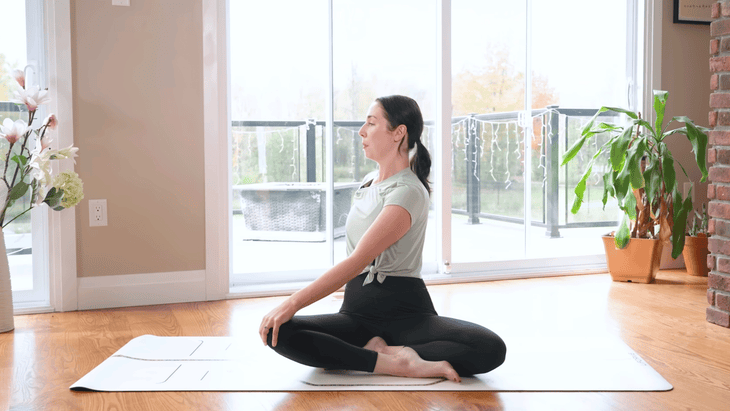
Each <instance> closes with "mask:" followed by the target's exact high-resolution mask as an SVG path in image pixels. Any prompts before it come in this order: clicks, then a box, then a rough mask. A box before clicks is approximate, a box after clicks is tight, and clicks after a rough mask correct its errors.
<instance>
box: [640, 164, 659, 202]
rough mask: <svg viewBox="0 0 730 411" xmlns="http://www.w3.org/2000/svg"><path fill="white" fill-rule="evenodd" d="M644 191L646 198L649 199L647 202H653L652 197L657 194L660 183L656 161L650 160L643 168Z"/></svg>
mask: <svg viewBox="0 0 730 411" xmlns="http://www.w3.org/2000/svg"><path fill="white" fill-rule="evenodd" d="M644 182H645V185H644V192H646V198H647V200H649V204H652V203H653V202H654V198H656V196H658V195H659V190H660V189H661V185H662V176H661V174H660V170H659V167H657V162H651V163H649V164H648V165H647V166H646V169H645V170H644Z"/></svg>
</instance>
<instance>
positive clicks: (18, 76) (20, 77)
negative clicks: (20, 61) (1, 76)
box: [13, 69, 25, 88]
mask: <svg viewBox="0 0 730 411" xmlns="http://www.w3.org/2000/svg"><path fill="white" fill-rule="evenodd" d="M13 78H14V79H15V81H17V82H18V84H20V87H22V88H25V72H24V71H23V70H21V69H15V70H13Z"/></svg>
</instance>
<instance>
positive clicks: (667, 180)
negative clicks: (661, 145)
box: [662, 151, 677, 193]
mask: <svg viewBox="0 0 730 411" xmlns="http://www.w3.org/2000/svg"><path fill="white" fill-rule="evenodd" d="M662 171H663V174H664V185H665V186H666V187H665V188H666V192H668V193H671V192H672V191H673V190H674V186H675V185H676V180H677V174H676V173H675V171H674V158H672V155H671V154H669V151H667V152H666V153H664V156H663V157H662Z"/></svg>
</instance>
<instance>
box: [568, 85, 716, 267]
mask: <svg viewBox="0 0 730 411" xmlns="http://www.w3.org/2000/svg"><path fill="white" fill-rule="evenodd" d="M667 97H668V93H667V92H666V91H656V90H655V91H654V111H655V115H656V121H655V123H654V125H653V126H652V125H651V124H649V123H648V122H647V121H645V120H643V119H641V117H640V115H639V114H638V113H634V112H631V111H628V110H624V109H620V108H614V107H602V108H601V109H600V110H599V111H598V113H596V115H595V116H594V117H593V118H592V119H591V120H590V121H589V122H588V124H586V126H585V127H584V128H583V131H582V132H581V138H580V139H579V140H578V141H576V142H575V143H574V144H573V145H572V146H571V147H570V148H569V149H568V150H567V151H566V153H565V155H564V156H563V160H562V165H566V164H568V163H570V162H571V161H573V160H574V159H575V158H576V157H577V155H578V153H580V151H581V149H582V148H583V146H584V145H585V144H586V143H587V142H588V141H590V140H591V139H592V138H594V137H595V136H596V135H598V134H600V133H603V132H606V131H608V132H609V135H610V136H611V137H610V139H609V140H608V141H607V142H605V143H603V144H602V145H601V146H600V148H598V149H597V152H596V155H594V156H593V159H592V160H591V162H590V163H589V165H588V169H589V172H587V174H590V168H591V167H592V165H593V160H595V159H596V156H597V155H598V154H600V152H601V151H602V150H604V149H607V150H608V151H609V152H610V157H609V159H608V162H609V165H610V168H609V170H608V171H606V172H605V173H604V175H603V182H604V202H605V200H606V199H607V198H608V197H614V198H616V199H617V200H618V203H619V207H620V209H621V210H622V211H623V212H624V218H623V219H622V221H621V224H620V226H619V230H618V231H617V232H616V235H615V242H616V246H617V247H619V248H624V247H626V246H627V245H628V243H629V240H630V239H631V238H649V237H651V238H659V239H661V240H665V241H666V240H669V238H670V237H671V242H672V257H673V258H677V257H678V256H679V254H680V253H681V252H682V249H683V248H684V232H685V225H686V221H687V214H688V213H689V211H690V210H692V200H691V196H690V195H688V196H687V198H686V199H683V198H682V194H681V193H680V192H679V189H678V184H677V181H676V173H675V170H674V164H675V160H674V158H673V156H672V153H671V152H670V151H669V148H668V147H667V145H666V142H665V139H666V138H667V137H668V136H670V135H674V134H682V135H684V136H686V137H687V139H688V140H689V141H690V143H691V144H692V149H693V152H694V156H695V162H696V163H697V166H698V168H699V169H700V172H701V173H702V179H701V181H705V180H706V179H707V160H706V153H705V151H706V149H707V134H706V133H705V131H706V129H704V128H702V127H698V126H696V125H695V124H694V123H693V122H692V120H690V119H689V118H687V117H674V118H673V119H672V120H671V121H670V122H669V123H668V124H667V127H668V126H669V124H671V123H672V122H673V121H678V122H683V123H685V125H684V127H681V128H678V129H676V130H671V131H666V128H663V127H664V125H663V122H664V112H665V108H666V104H667ZM606 111H612V112H615V113H623V114H626V115H627V116H628V117H629V120H628V121H627V124H626V126H624V127H616V126H614V125H610V124H607V123H599V124H597V125H596V121H597V119H598V116H599V114H600V113H603V112H606ZM677 164H678V163H677ZM680 167H681V164H680ZM682 170H683V171H684V168H683V167H682ZM685 175H686V172H685ZM581 181H582V180H581ZM584 189H585V186H584V185H581V184H578V186H577V187H576V189H575V194H576V198H575V202H574V206H573V209H572V212H573V213H577V212H578V210H579V209H580V207H581V205H582V204H583V198H584ZM656 226H659V232H658V233H657V234H655V228H656Z"/></svg>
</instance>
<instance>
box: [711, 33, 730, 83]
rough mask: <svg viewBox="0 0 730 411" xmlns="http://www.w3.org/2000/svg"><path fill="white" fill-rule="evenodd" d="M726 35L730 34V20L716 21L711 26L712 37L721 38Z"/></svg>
mask: <svg viewBox="0 0 730 411" xmlns="http://www.w3.org/2000/svg"><path fill="white" fill-rule="evenodd" d="M726 34H730V20H715V21H713V22H712V23H711V24H710V37H720V36H724V35H726ZM723 71H724V70H723Z"/></svg>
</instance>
